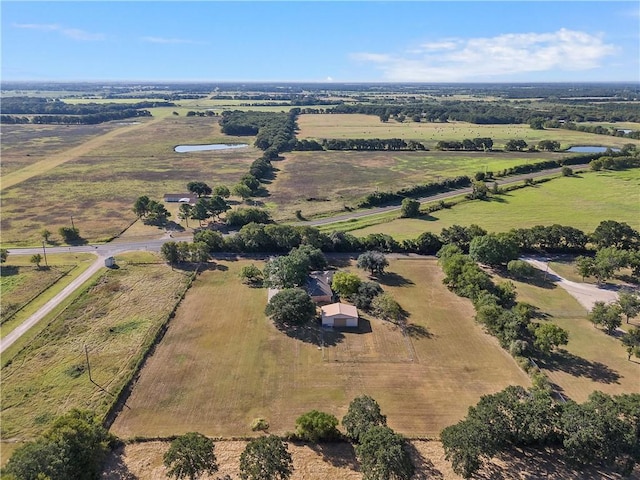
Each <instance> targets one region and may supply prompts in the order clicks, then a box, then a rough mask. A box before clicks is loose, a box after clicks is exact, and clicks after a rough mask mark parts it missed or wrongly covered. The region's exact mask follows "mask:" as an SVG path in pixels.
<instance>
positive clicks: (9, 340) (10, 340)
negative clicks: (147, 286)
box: [0, 256, 104, 354]
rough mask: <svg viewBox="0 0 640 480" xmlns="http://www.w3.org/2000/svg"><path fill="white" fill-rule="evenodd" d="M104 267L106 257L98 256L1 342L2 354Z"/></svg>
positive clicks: (0, 349)
mask: <svg viewBox="0 0 640 480" xmlns="http://www.w3.org/2000/svg"><path fill="white" fill-rule="evenodd" d="M102 267H104V257H101V256H98V259H97V260H96V261H95V262H93V264H91V266H90V267H89V268H87V269H86V270H85V271H84V272H82V273H81V274H80V275H78V277H77V278H75V279H74V280H73V281H72V282H71V283H69V285H67V286H66V287H65V288H64V289H63V290H62V291H61V292H60V293H58V294H57V295H56V296H55V297H53V298H52V299H51V300H49V301H48V302H47V303H45V304H44V306H42V308H40V309H39V310H38V311H37V312H36V313H34V314H33V315H31V316H30V317H29V318H27V319H26V320H25V321H24V322H22V323H21V324H20V325H19V326H17V327H16V328H15V330H13V331H12V332H11V333H9V334H8V335H7V336H6V337H4V338H3V339H2V340H0V354H2V353H3V352H4V351H5V350H6V349H7V348H9V347H10V346H11V345H13V344H14V343H15V342H16V341H17V340H18V339H19V338H20V337H21V336H22V335H24V334H25V333H26V332H27V331H28V330H29V329H30V328H31V327H33V326H34V325H35V324H36V323H38V322H39V321H40V320H42V319H43V318H44V317H45V316H46V315H47V314H48V313H49V312H51V311H52V310H53V309H54V308H56V307H57V306H58V305H59V304H60V303H61V302H62V301H63V300H64V299H65V298H67V297H68V296H69V295H71V294H72V293H73V292H75V291H76V289H78V288H80V287H81V286H82V285H83V284H84V283H85V282H86V281H87V280H89V279H90V278H91V276H92V275H93V274H94V273H96V272H97V271H98V270H100V268H102Z"/></svg>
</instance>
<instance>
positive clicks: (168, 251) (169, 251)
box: [160, 242, 180, 265]
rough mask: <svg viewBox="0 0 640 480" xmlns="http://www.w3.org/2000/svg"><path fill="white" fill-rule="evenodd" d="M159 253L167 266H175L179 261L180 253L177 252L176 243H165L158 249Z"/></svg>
mask: <svg viewBox="0 0 640 480" xmlns="http://www.w3.org/2000/svg"><path fill="white" fill-rule="evenodd" d="M160 253H161V254H162V256H163V257H164V259H165V260H166V261H167V263H169V264H172V265H173V264H175V263H178V262H179V261H180V253H179V252H178V244H177V243H176V242H165V243H163V244H162V247H160Z"/></svg>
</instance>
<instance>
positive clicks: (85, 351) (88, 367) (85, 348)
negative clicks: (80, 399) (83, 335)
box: [84, 343, 97, 385]
mask: <svg viewBox="0 0 640 480" xmlns="http://www.w3.org/2000/svg"><path fill="white" fill-rule="evenodd" d="M84 356H85V357H86V358H87V371H88V372H89V381H90V382H91V383H93V384H94V385H97V383H96V382H94V381H93V378H91V365H90V364H89V351H88V350H87V344H86V343H85V344H84Z"/></svg>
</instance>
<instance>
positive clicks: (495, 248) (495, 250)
mask: <svg viewBox="0 0 640 480" xmlns="http://www.w3.org/2000/svg"><path fill="white" fill-rule="evenodd" d="M469 256H470V257H471V258H472V259H473V260H474V261H476V262H480V263H484V264H486V265H491V266H498V265H502V264H505V263H508V262H509V261H511V260H515V259H516V258H518V244H517V243H516V241H515V239H514V238H513V237H512V236H510V235H505V234H488V235H484V236H482V237H475V238H474V239H473V240H471V243H470V244H469Z"/></svg>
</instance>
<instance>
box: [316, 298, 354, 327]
mask: <svg viewBox="0 0 640 480" xmlns="http://www.w3.org/2000/svg"><path fill="white" fill-rule="evenodd" d="M320 310H321V311H322V326H323V327H333V328H336V327H337V328H339V327H351V328H356V327H357V326H358V309H357V308H356V307H354V306H353V305H347V304H345V303H332V304H331V305H325V306H324V307H321V308H320Z"/></svg>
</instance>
